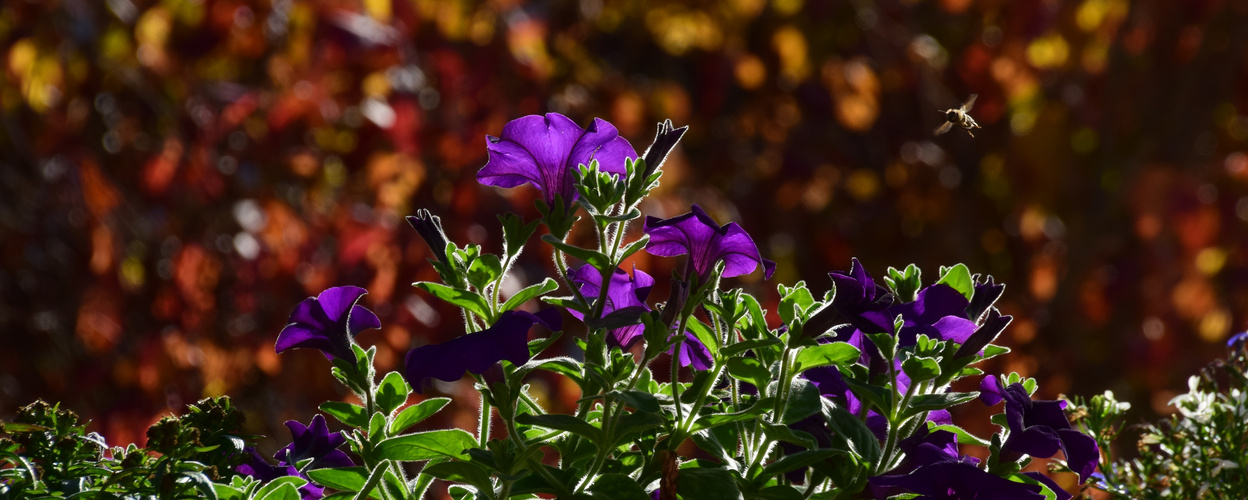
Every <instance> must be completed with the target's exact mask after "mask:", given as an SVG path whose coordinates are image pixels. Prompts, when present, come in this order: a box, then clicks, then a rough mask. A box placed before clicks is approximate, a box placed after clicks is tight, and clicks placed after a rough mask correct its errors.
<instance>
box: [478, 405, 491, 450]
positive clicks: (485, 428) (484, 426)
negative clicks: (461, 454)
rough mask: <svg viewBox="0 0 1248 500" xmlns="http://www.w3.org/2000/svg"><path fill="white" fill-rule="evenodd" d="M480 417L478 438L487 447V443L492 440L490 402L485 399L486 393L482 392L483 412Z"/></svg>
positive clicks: (482, 445)
mask: <svg viewBox="0 0 1248 500" xmlns="http://www.w3.org/2000/svg"><path fill="white" fill-rule="evenodd" d="M478 419H479V420H478V431H477V440H478V441H479V442H480V444H481V447H482V448H485V444H486V443H487V442H489V441H490V402H489V401H487V400H486V399H485V394H481V412H480V414H479V415H478Z"/></svg>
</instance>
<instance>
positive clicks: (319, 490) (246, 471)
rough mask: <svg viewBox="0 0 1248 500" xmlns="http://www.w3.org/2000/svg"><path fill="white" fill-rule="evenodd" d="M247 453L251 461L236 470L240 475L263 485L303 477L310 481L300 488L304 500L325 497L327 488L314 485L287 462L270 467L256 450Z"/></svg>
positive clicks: (249, 449)
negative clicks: (287, 478) (254, 479)
mask: <svg viewBox="0 0 1248 500" xmlns="http://www.w3.org/2000/svg"><path fill="white" fill-rule="evenodd" d="M245 451H246V452H247V453H250V454H251V461H250V462H247V463H244V464H241V465H239V466H238V467H237V468H236V469H235V470H236V471H237V472H238V473H239V474H241V475H244V476H249V477H254V478H256V479H259V480H260V482H262V483H267V482H269V481H272V480H274V479H277V478H279V477H286V476H297V477H301V478H303V479H305V480H307V481H308V482H307V484H304V485H303V486H302V487H300V488H299V496H300V497H301V498H302V499H303V500H319V499H320V498H321V497H323V496H325V488H324V487H322V486H321V485H318V484H316V483H313V482H312V481H311V480H310V479H308V476H307V475H305V474H303V473H302V472H299V469H296V468H294V467H293V466H290V465H286V462H279V465H270V464H269V461H268V460H265V459H264V457H262V456H260V454H259V453H257V452H256V449H255V448H247V449H246V450H245Z"/></svg>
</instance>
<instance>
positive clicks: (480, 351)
mask: <svg viewBox="0 0 1248 500" xmlns="http://www.w3.org/2000/svg"><path fill="white" fill-rule="evenodd" d="M558 314H559V312H558V310H557V309H546V310H544V311H542V312H540V313H538V314H532V313H527V312H524V311H507V312H504V313H503V314H502V315H500V316H499V317H498V321H496V322H494V324H493V325H492V326H490V327H489V328H486V329H485V330H481V331H479V332H475V333H469V334H467V335H464V336H462V337H457V338H455V339H452V340H448V341H446V342H443V343H441V344H430V345H425V346H420V347H417V348H415V349H412V350H411V351H408V353H407V358H406V359H405V360H404V363H403V364H404V370H403V377H404V378H406V379H407V381H408V382H409V383H411V384H412V388H413V389H415V391H416V392H422V390H423V388H424V387H425V385H426V383H427V382H429V381H430V379H435V378H436V379H439V380H445V381H447V382H454V381H456V380H459V379H460V377H463V376H464V372H472V373H478V374H480V373H485V371H486V370H488V369H489V368H490V367H491V366H494V365H495V364H496V363H498V362H499V361H503V360H507V361H510V362H511V363H512V364H514V365H517V366H519V365H523V364H524V363H527V362H528V361H529V357H530V355H529V344H528V340H529V328H532V327H533V325H536V324H541V325H543V326H545V327H547V328H550V329H551V330H558V329H559V326H560V325H559V323H560V322H559V316H558Z"/></svg>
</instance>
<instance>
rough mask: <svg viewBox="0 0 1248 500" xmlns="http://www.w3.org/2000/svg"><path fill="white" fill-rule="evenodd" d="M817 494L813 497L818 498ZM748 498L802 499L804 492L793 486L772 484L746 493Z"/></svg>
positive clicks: (761, 499)
mask: <svg viewBox="0 0 1248 500" xmlns="http://www.w3.org/2000/svg"><path fill="white" fill-rule="evenodd" d="M818 496H819V495H815V496H814V497H811V498H817V497H818ZM745 498H746V500H802V498H804V497H803V496H802V492H800V491H797V490H796V489H794V488H793V487H792V486H780V485H776V486H770V487H767V488H763V489H762V490H759V491H757V492H754V493H746V494H745Z"/></svg>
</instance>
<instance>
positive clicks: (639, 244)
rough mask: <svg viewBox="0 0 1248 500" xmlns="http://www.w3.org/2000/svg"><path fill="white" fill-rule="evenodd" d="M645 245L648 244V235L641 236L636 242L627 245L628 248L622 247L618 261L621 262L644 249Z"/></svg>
mask: <svg viewBox="0 0 1248 500" xmlns="http://www.w3.org/2000/svg"><path fill="white" fill-rule="evenodd" d="M647 243H650V235H648V234H643V235H642V236H641V238H639V239H638V240H637V241H634V242H632V243H629V244H628V246H626V247H624V249H623V250H622V251H621V252H620V261H621V262H623V261H624V259H627V258H628V257H629V256H630V255H632V254H635V253H637V252H638V251H640V250H641V249H643V248H645V247H646V244H647Z"/></svg>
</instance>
